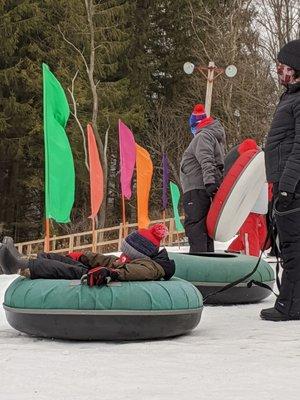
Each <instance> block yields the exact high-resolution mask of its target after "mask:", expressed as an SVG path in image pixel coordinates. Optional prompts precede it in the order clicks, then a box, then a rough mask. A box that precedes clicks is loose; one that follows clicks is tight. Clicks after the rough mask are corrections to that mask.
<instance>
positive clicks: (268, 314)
mask: <svg viewBox="0 0 300 400" xmlns="http://www.w3.org/2000/svg"><path fill="white" fill-rule="evenodd" d="M260 318H262V319H264V320H266V321H294V320H299V319H300V316H293V317H292V316H289V315H286V314H283V313H281V312H280V311H278V310H276V308H274V307H272V308H265V309H264V310H261V312H260Z"/></svg>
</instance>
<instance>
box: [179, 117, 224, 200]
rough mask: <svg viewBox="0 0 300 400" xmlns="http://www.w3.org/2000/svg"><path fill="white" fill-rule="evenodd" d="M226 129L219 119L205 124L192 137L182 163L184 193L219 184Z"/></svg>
mask: <svg viewBox="0 0 300 400" xmlns="http://www.w3.org/2000/svg"><path fill="white" fill-rule="evenodd" d="M225 141H226V139H225V131H224V128H223V126H222V125H221V123H220V122H219V121H218V120H215V121H214V122H213V123H212V124H210V125H207V126H205V127H204V128H202V129H201V130H200V132H199V133H197V135H196V136H195V137H194V138H193V139H192V141H191V143H190V144H189V146H188V148H187V149H186V150H185V152H184V153H183V156H182V160H181V163H180V182H181V186H182V190H183V193H186V192H188V191H190V190H194V189H205V185H208V184H211V183H217V184H219V183H220V182H221V180H222V178H223V169H224V153H225Z"/></svg>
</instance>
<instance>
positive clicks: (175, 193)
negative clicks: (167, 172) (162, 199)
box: [170, 182, 184, 231]
mask: <svg viewBox="0 0 300 400" xmlns="http://www.w3.org/2000/svg"><path fill="white" fill-rule="evenodd" d="M170 190H171V197H172V205H173V214H174V220H175V227H176V230H177V231H184V227H183V225H182V223H181V221H180V216H179V212H178V204H179V201H180V191H179V189H178V186H177V185H176V184H175V183H173V182H170Z"/></svg>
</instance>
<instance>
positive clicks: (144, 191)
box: [136, 144, 153, 229]
mask: <svg viewBox="0 0 300 400" xmlns="http://www.w3.org/2000/svg"><path fill="white" fill-rule="evenodd" d="M152 174H153V164H152V161H151V157H150V154H149V153H148V151H147V150H146V149H144V148H143V147H141V146H139V145H138V144H137V145H136V183H137V208H138V227H139V229H141V228H148V225H149V222H150V220H149V216H148V208H149V194H150V189H151V180H152Z"/></svg>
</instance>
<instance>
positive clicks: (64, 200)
mask: <svg viewBox="0 0 300 400" xmlns="http://www.w3.org/2000/svg"><path fill="white" fill-rule="evenodd" d="M43 95H44V99H43V100H44V101H43V103H44V104H43V106H44V142H45V200H46V204H45V206H46V210H45V213H46V218H53V219H54V220H55V221H56V222H60V223H66V222H70V213H71V210H72V207H73V203H74V195H75V171H74V162H73V155H72V151H71V147H70V143H69V140H68V137H67V135H66V132H65V127H66V125H67V121H68V118H69V115H70V109H69V104H68V101H67V98H66V95H65V92H64V90H63V88H62V86H61V84H60V83H59V81H58V80H57V79H56V77H55V76H54V75H53V74H52V72H51V71H50V69H49V67H48V65H46V64H43Z"/></svg>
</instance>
